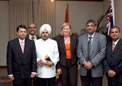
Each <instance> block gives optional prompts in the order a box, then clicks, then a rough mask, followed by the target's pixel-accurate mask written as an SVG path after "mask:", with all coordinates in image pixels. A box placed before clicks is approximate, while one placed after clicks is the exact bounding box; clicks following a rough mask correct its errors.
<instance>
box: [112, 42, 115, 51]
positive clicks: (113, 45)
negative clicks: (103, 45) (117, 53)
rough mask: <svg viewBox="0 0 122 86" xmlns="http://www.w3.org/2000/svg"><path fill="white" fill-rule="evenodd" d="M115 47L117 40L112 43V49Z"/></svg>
mask: <svg viewBox="0 0 122 86" xmlns="http://www.w3.org/2000/svg"><path fill="white" fill-rule="evenodd" d="M114 49H115V42H113V44H112V51H114Z"/></svg>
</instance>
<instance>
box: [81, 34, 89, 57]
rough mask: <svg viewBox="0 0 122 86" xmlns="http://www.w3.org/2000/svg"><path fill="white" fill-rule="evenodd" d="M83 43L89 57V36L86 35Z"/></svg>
mask: <svg viewBox="0 0 122 86" xmlns="http://www.w3.org/2000/svg"><path fill="white" fill-rule="evenodd" d="M82 41H83V46H82V47H84V49H85V52H86V53H87V57H88V34H85V36H84V39H83V40H82Z"/></svg>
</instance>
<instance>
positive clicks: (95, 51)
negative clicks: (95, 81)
mask: <svg viewBox="0 0 122 86" xmlns="http://www.w3.org/2000/svg"><path fill="white" fill-rule="evenodd" d="M105 49H106V37H105V36H104V35H102V34H100V33H97V32H95V34H94V37H93V40H92V46H91V51H90V57H89V60H90V62H92V64H93V65H94V66H93V68H92V69H91V77H102V76H103V64H102V63H103V62H102V61H103V59H104V57H105ZM77 54H78V57H79V59H80V64H81V69H80V73H81V76H86V75H87V69H86V68H85V67H84V66H83V63H84V62H85V61H87V60H88V33H86V34H84V35H82V36H80V37H79V43H78V51H77Z"/></svg>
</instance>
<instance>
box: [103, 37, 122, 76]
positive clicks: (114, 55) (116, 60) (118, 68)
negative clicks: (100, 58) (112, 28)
mask: <svg viewBox="0 0 122 86" xmlns="http://www.w3.org/2000/svg"><path fill="white" fill-rule="evenodd" d="M104 67H105V71H108V70H110V69H112V70H114V71H115V72H116V73H118V74H119V73H120V72H122V40H121V39H120V40H119V41H118V43H117V45H116V47H115V49H114V51H113V52H112V42H109V43H108V44H107V48H106V56H105V60H104ZM121 74H122V73H121Z"/></svg>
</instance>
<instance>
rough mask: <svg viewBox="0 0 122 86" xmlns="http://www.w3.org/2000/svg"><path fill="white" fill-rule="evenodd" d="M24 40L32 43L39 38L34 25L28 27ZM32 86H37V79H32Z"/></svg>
mask: <svg viewBox="0 0 122 86" xmlns="http://www.w3.org/2000/svg"><path fill="white" fill-rule="evenodd" d="M26 38H28V39H30V40H34V41H35V40H37V39H39V38H40V37H39V36H38V35H37V26H36V24H33V23H32V24H29V25H28V34H27V36H26ZM33 85H34V86H38V77H34V78H33Z"/></svg>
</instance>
